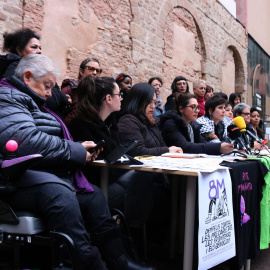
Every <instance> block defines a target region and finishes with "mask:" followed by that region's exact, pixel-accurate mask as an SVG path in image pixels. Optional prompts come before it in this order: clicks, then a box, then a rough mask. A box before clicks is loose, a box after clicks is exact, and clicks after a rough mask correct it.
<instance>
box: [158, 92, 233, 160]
mask: <svg viewBox="0 0 270 270" xmlns="http://www.w3.org/2000/svg"><path fill="white" fill-rule="evenodd" d="M174 98H175V104H176V111H168V112H166V113H165V114H164V115H162V116H161V119H160V125H161V133H162V136H163V138H164V140H165V142H166V144H167V145H171V144H173V145H176V146H179V147H181V148H182V149H183V152H184V153H193V154H194V153H195V154H197V153H204V154H209V155H219V154H221V153H223V154H225V153H229V152H231V151H232V146H231V145H230V144H228V143H207V141H206V140H205V139H204V138H203V137H202V135H201V134H200V125H199V124H198V123H196V122H194V121H195V120H196V119H197V117H198V112H199V111H200V106H198V102H197V99H196V97H195V96H194V95H192V94H180V93H175V94H174Z"/></svg>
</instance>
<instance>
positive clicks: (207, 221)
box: [198, 169, 235, 270]
mask: <svg viewBox="0 0 270 270" xmlns="http://www.w3.org/2000/svg"><path fill="white" fill-rule="evenodd" d="M198 181H199V236H198V251H199V266H198V269H203V270H205V269H209V268H211V267H213V266H215V265H218V264H220V263H222V262H224V261H226V260H228V259H230V258H232V257H234V256H235V235H234V220H233V205H232V191H231V190H232V185H231V177H230V173H229V171H228V169H220V170H217V171H214V172H212V173H200V174H199V177H198Z"/></svg>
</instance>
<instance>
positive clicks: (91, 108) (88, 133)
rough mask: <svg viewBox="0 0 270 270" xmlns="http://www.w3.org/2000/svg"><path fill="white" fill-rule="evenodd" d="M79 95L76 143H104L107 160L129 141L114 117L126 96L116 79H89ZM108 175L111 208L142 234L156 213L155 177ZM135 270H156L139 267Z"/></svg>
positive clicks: (96, 174) (93, 172) (92, 172)
mask: <svg viewBox="0 0 270 270" xmlns="http://www.w3.org/2000/svg"><path fill="white" fill-rule="evenodd" d="M77 93H78V105H77V108H76V118H74V119H73V120H72V121H71V122H70V123H69V125H68V128H69V130H70V133H71V135H72V137H73V139H74V140H75V141H82V140H84V138H88V140H92V141H94V142H96V143H97V142H99V141H101V140H105V145H104V146H103V151H101V152H100V155H99V157H100V158H104V157H106V156H107V155H108V154H109V153H111V152H112V151H113V150H114V149H116V148H117V147H118V146H119V145H120V144H121V143H123V142H124V141H127V140H130V138H129V137H128V136H126V137H124V138H123V139H122V140H120V138H119V131H118V127H117V122H116V121H115V118H114V117H112V116H114V114H113V113H114V112H117V111H119V110H120V108H121V102H122V100H123V93H122V92H120V89H119V86H118V85H117V84H116V82H115V80H114V79H113V78H109V77H96V78H91V77H89V76H87V77H85V78H83V79H82V80H81V81H80V83H79V86H78V88H77ZM83 172H84V174H85V175H86V177H89V179H95V178H96V179H100V170H99V169H97V168H96V169H95V168H91V169H90V168H88V169H87V168H86V169H85V170H84V171H83ZM109 175H110V178H109V187H108V202H109V205H110V207H111V208H117V209H119V210H121V211H122V212H123V213H124V214H125V216H126V220H127V222H128V224H129V226H130V227H131V228H132V231H134V230H135V231H137V230H141V227H142V225H143V224H144V223H146V221H147V220H148V219H149V217H150V215H151V213H152V211H153V207H154V203H153V196H154V195H153V192H154V190H153V182H154V179H155V178H156V174H154V173H147V172H138V171H133V170H129V171H126V170H120V169H116V168H112V169H110V172H109ZM168 207H169V206H168ZM166 210H167V209H166ZM167 212H168V211H167ZM115 249H117V246H115ZM119 269H120V268H119ZM136 269H142V270H151V269H153V268H152V267H147V266H140V267H138V268H136Z"/></svg>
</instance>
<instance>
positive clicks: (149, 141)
mask: <svg viewBox="0 0 270 270" xmlns="http://www.w3.org/2000/svg"><path fill="white" fill-rule="evenodd" d="M118 129H119V137H120V140H121V141H124V140H133V141H137V142H138V143H137V144H136V145H135V146H134V147H133V148H132V149H131V150H130V151H129V154H130V155H132V156H141V155H153V156H160V155H162V154H163V153H167V152H169V148H168V147H167V146H166V144H165V142H164V141H163V138H162V136H161V133H160V130H159V129H158V127H157V126H156V125H154V126H150V124H149V123H148V121H147V120H146V118H145V117H144V116H143V115H141V116H139V117H136V116H134V115H131V114H126V115H124V116H122V117H121V118H120V119H119V122H118Z"/></svg>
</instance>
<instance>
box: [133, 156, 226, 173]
mask: <svg viewBox="0 0 270 270" xmlns="http://www.w3.org/2000/svg"><path fill="white" fill-rule="evenodd" d="M140 161H142V162H143V165H138V166H140V167H141V166H147V167H152V168H155V169H163V170H173V171H196V172H213V171H216V170H218V169H225V168H226V167H224V166H220V165H219V163H220V162H221V160H220V159H208V158H192V159H191V158H170V157H156V158H154V159H150V160H140ZM138 166H137V165H131V166H130V167H138Z"/></svg>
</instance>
